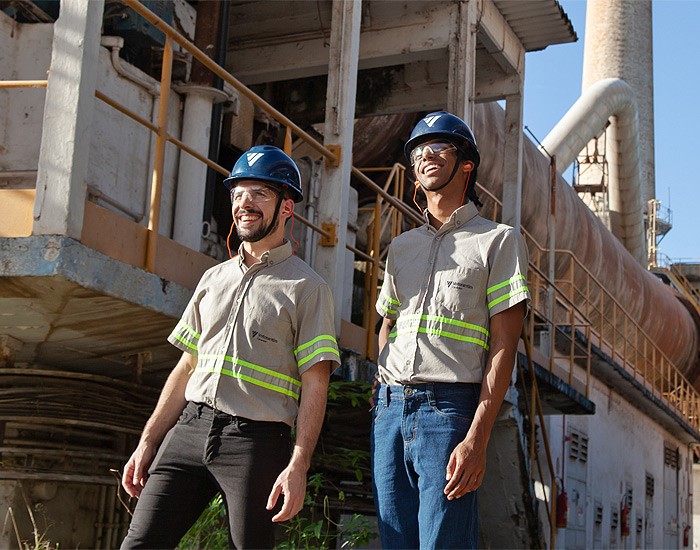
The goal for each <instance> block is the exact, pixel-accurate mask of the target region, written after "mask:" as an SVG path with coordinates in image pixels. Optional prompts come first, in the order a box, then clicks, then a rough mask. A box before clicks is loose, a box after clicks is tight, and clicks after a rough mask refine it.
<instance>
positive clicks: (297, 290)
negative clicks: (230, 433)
mask: <svg viewBox="0 0 700 550" xmlns="http://www.w3.org/2000/svg"><path fill="white" fill-rule="evenodd" d="M168 341H169V342H170V343H171V344H173V345H174V346H176V347H177V348H179V349H181V350H183V351H186V352H188V353H191V354H192V355H196V356H197V368H196V370H195V372H194V373H193V374H192V376H191V377H190V380H189V382H188V384H187V388H186V390H185V397H186V399H187V400H188V401H195V402H198V403H205V404H207V405H209V406H211V407H213V408H215V409H218V410H221V411H223V412H226V413H228V414H231V415H235V416H242V417H245V418H249V419H252V420H265V421H274V422H285V423H287V424H289V425H290V426H291V425H293V423H294V419H295V418H296V416H297V412H298V402H299V397H300V393H301V375H302V374H303V373H304V372H305V371H306V370H307V369H309V368H310V367H311V366H313V365H314V364H316V363H317V362H319V361H325V360H329V361H333V362H335V363H338V364H340V358H339V357H340V356H339V353H338V345H337V342H336V338H335V325H334V320H333V299H332V295H331V292H330V289H329V288H328V285H327V284H326V283H325V281H324V280H323V279H322V278H321V277H320V276H319V275H318V274H317V273H316V272H315V271H314V270H313V269H311V268H310V267H309V266H308V265H307V264H306V263H304V261H303V260H301V259H299V258H297V257H296V256H293V255H292V247H291V245H290V244H289V243H288V242H285V244H283V245H282V246H279V247H277V248H274V249H272V250H270V251H268V252H266V253H265V254H263V256H262V258H261V262H260V263H258V264H255V265H253V266H251V267H250V268H247V267H246V265H245V264H244V263H243V254H242V251H241V250H239V255H238V256H236V257H234V258H232V259H231V260H228V261H226V262H224V263H222V264H219V265H217V266H215V267H212V268H211V269H209V270H207V271H206V272H205V273H204V275H202V278H201V280H200V281H199V283H198V284H197V288H196V289H195V291H194V294H193V296H192V299H191V300H190V302H189V304H188V305H187V308H186V309H185V312H184V313H183V314H182V318H181V319H180V322H179V323H178V324H177V326H176V327H175V330H173V332H172V333H171V334H170V336H169V337H168Z"/></svg>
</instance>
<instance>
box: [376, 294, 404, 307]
mask: <svg viewBox="0 0 700 550" xmlns="http://www.w3.org/2000/svg"><path fill="white" fill-rule="evenodd" d="M379 299H380V300H381V299H384V300H386V301H387V302H389V303H390V304H393V305H395V306H400V305H401V302H399V301H398V300H394V299H393V298H390V297H389V296H387V295H386V294H380V295H379Z"/></svg>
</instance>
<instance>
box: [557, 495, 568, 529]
mask: <svg viewBox="0 0 700 550" xmlns="http://www.w3.org/2000/svg"><path fill="white" fill-rule="evenodd" d="M568 515H569V499H568V498H567V496H566V489H564V487H563V486H562V488H561V491H559V494H558V495H557V528H566V519H567V517H568Z"/></svg>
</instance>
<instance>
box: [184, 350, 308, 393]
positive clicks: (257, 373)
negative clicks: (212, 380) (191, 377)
mask: <svg viewBox="0 0 700 550" xmlns="http://www.w3.org/2000/svg"><path fill="white" fill-rule="evenodd" d="M222 360H223V361H222ZM217 363H218V365H217ZM226 363H228V364H230V365H231V368H226ZM196 370H198V371H201V372H213V373H217V374H223V375H224V376H230V377H231V378H236V379H238V380H242V381H244V382H249V383H251V384H255V385H256V386H260V387H261V388H266V389H268V390H271V391H274V392H277V393H281V394H284V395H287V396H289V397H291V398H293V399H295V400H296V401H298V400H299V395H300V394H301V382H300V381H299V380H297V379H296V378H292V377H291V376H287V375H286V374H282V373H280V372H277V371H275V370H272V369H268V368H266V367H263V366H260V365H256V364H255V363H251V362H249V361H245V360H244V359H240V358H237V357H231V356H230V355H201V356H200V357H199V361H198V362H197V369H196Z"/></svg>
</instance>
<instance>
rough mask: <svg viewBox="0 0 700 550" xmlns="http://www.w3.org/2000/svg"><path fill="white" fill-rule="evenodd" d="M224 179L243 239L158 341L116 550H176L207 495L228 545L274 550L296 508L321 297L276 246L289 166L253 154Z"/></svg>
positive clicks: (309, 432) (330, 337) (320, 336)
mask: <svg viewBox="0 0 700 550" xmlns="http://www.w3.org/2000/svg"><path fill="white" fill-rule="evenodd" d="M224 183H225V185H226V186H227V187H228V188H229V189H230V191H231V202H232V213H233V219H234V223H235V225H236V230H237V232H238V236H239V237H240V239H241V241H242V244H241V247H240V249H239V251H238V252H239V254H238V256H236V257H234V258H232V259H231V260H229V261H227V262H224V263H222V264H220V265H218V266H215V267H213V268H211V269H209V270H208V271H207V272H206V273H204V275H203V276H202V278H201V280H200V281H199V284H198V285H197V288H196V289H195V291H194V294H193V296H192V299H191V301H190V303H189V304H188V306H187V308H186V309H185V312H184V313H183V315H182V318H181V319H180V322H179V323H178V324H177V326H176V327H175V330H174V331H173V332H172V334H171V335H170V337H169V338H168V340H169V341H170V342H171V343H172V344H173V345H174V346H176V347H177V348H179V349H180V350H182V351H183V354H182V357H181V359H180V361H179V363H178V364H177V365H176V366H175V368H174V369H173V371H172V373H171V374H170V376H169V377H168V380H167V381H166V383H165V386H164V388H163V391H162V393H161V396H160V399H159V400H158V404H157V405H156V409H155V411H154V412H153V414H152V416H151V418H150V419H149V420H148V422H147V423H146V426H145V428H144V431H143V434H142V435H141V439H140V441H139V445H138V447H137V449H136V450H135V451H134V453H133V455H132V456H131V458H130V459H129V461H128V463H127V465H126V467H125V469H124V475H123V477H122V485H123V486H124V489H125V490H126V491H127V493H128V494H129V495H130V496H132V497H138V499H139V500H138V503H137V505H136V509H135V511H134V515H133V518H132V521H131V525H130V527H129V533H128V534H127V537H126V539H125V540H124V542H123V544H122V548H174V547H175V546H177V544H178V543H179V541H180V539H181V538H182V536H183V535H184V534H185V532H186V531H187V530H188V529H189V528H190V526H191V525H192V524H193V523H194V521H195V520H196V519H197V518H198V517H199V515H200V514H201V512H202V510H203V509H204V508H205V507H206V505H207V504H208V503H209V501H210V500H211V499H212V497H213V496H214V495H216V493H218V492H220V493H221V494H222V496H223V498H224V503H225V504H226V510H227V512H228V519H229V527H230V540H229V545H230V546H231V547H233V548H272V546H273V545H274V542H275V535H274V529H273V527H274V523H276V522H280V521H285V520H288V519H290V518H292V517H294V516H295V515H296V514H297V513H298V512H299V511H300V510H301V508H302V506H303V504H304V497H305V494H306V474H307V471H308V469H309V466H310V462H311V455H312V453H313V450H314V447H315V446H316V440H317V439H318V434H319V432H320V429H321V424H322V422H323V417H324V413H325V408H326V395H327V390H328V380H329V376H330V372H331V370H332V368H334V367H335V365H336V364H339V362H340V361H339V354H338V347H337V343H336V339H335V328H334V321H333V304H332V297H331V293H330V289H329V287H328V285H327V284H326V283H325V282H324V281H323V279H322V278H321V277H320V276H319V275H317V274H316V273H315V272H314V271H313V270H312V269H311V268H310V267H309V266H308V265H306V264H305V263H304V262H303V261H302V260H300V259H299V258H297V257H296V256H293V255H292V248H291V245H290V243H289V242H288V241H287V240H286V239H285V237H284V231H285V223H286V221H287V220H288V219H289V218H290V217H291V216H292V215H293V212H294V204H295V202H299V201H301V200H302V189H301V181H300V175H299V170H298V169H297V167H296V165H295V164H294V161H293V160H292V159H291V158H289V157H288V156H287V155H286V154H285V153H284V152H282V151H281V150H280V149H278V148H276V147H271V146H259V147H253V148H252V149H250V150H249V151H247V152H246V153H244V154H243V155H242V156H241V158H240V159H239V160H238V161H237V162H236V164H235V166H234V167H233V170H232V171H231V174H230V176H229V177H228V178H226V180H224ZM295 419H296V439H295V441H294V444H293V446H292V443H291V435H290V434H291V428H292V426H293V425H294V423H295ZM149 466H150V468H149ZM280 496H282V498H280Z"/></svg>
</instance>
